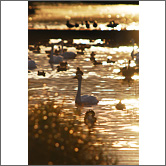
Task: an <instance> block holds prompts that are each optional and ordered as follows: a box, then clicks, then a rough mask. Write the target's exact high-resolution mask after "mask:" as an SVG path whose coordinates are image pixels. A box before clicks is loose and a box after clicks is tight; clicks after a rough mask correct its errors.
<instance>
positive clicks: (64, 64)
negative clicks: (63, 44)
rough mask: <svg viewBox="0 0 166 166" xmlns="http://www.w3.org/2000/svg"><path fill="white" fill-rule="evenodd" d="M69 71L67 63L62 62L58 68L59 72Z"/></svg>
mask: <svg viewBox="0 0 166 166" xmlns="http://www.w3.org/2000/svg"><path fill="white" fill-rule="evenodd" d="M67 69H68V66H67V62H60V65H59V66H57V72H59V71H66V70H67Z"/></svg>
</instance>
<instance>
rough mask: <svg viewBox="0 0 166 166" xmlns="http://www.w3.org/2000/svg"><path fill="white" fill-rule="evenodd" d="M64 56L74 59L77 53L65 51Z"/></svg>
mask: <svg viewBox="0 0 166 166" xmlns="http://www.w3.org/2000/svg"><path fill="white" fill-rule="evenodd" d="M62 56H63V58H64V59H74V58H75V57H76V54H75V53H74V52H64V53H63V54H62Z"/></svg>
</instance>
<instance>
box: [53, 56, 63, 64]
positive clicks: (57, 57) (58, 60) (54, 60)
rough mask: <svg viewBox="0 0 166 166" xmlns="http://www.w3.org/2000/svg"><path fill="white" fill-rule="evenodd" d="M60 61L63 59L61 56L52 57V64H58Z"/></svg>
mask: <svg viewBox="0 0 166 166" xmlns="http://www.w3.org/2000/svg"><path fill="white" fill-rule="evenodd" d="M62 61H63V57H62V56H54V57H53V62H54V64H59V63H60V62H62Z"/></svg>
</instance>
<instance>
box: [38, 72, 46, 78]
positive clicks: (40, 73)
mask: <svg viewBox="0 0 166 166" xmlns="http://www.w3.org/2000/svg"><path fill="white" fill-rule="evenodd" d="M37 75H38V76H44V77H45V75H46V73H45V72H44V70H43V71H38V73H37Z"/></svg>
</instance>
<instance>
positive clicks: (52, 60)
mask: <svg viewBox="0 0 166 166" xmlns="http://www.w3.org/2000/svg"><path fill="white" fill-rule="evenodd" d="M62 61H63V57H62V56H60V55H55V56H54V46H53V45H52V49H51V54H50V60H49V63H50V64H59V63H60V62H62Z"/></svg>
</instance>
